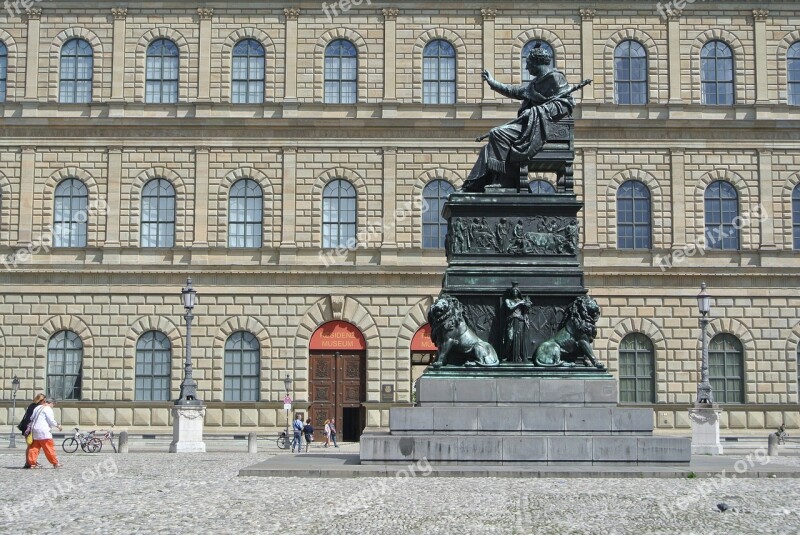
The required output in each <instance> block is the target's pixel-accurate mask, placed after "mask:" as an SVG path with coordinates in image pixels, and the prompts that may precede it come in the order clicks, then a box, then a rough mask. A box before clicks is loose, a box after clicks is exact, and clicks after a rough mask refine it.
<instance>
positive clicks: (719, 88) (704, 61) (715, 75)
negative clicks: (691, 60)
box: [700, 41, 735, 105]
mask: <svg viewBox="0 0 800 535" xmlns="http://www.w3.org/2000/svg"><path fill="white" fill-rule="evenodd" d="M700 82H701V91H702V102H703V104H720V105H732V104H733V102H734V99H735V95H734V90H733V85H734V78H733V51H732V50H731V47H729V46H728V45H727V44H725V43H723V42H722V41H709V42H708V43H706V44H705V45H704V46H703V50H702V51H701V52H700Z"/></svg>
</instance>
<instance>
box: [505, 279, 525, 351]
mask: <svg viewBox="0 0 800 535" xmlns="http://www.w3.org/2000/svg"><path fill="white" fill-rule="evenodd" d="M531 305H532V303H531V300H530V299H529V298H527V297H522V292H520V290H519V284H518V283H516V282H513V283H511V288H510V289H509V290H508V292H507V293H506V296H505V298H504V299H503V312H505V320H506V325H505V329H504V331H503V347H504V348H505V353H506V354H505V359H504V360H506V361H507V362H514V363H518V364H529V363H530V361H531V359H530V355H529V354H528V327H530V323H529V320H528V312H529V311H530V308H531Z"/></svg>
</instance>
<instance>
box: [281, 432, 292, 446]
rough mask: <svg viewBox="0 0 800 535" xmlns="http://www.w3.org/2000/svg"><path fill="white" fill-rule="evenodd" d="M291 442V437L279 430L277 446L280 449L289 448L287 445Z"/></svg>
mask: <svg viewBox="0 0 800 535" xmlns="http://www.w3.org/2000/svg"><path fill="white" fill-rule="evenodd" d="M291 443H292V439H290V438H289V436H288V435H287V434H286V431H281V434H280V435H279V436H278V447H279V448H280V449H282V450H286V449H289V445H290V444H291Z"/></svg>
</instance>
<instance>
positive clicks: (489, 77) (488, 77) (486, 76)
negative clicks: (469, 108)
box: [483, 71, 494, 85]
mask: <svg viewBox="0 0 800 535" xmlns="http://www.w3.org/2000/svg"><path fill="white" fill-rule="evenodd" d="M483 79H484V80H486V81H487V82H488V83H489V85H492V81H493V80H494V78H492V73H490V72H489V71H483Z"/></svg>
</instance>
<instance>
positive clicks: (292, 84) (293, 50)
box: [283, 8, 300, 113]
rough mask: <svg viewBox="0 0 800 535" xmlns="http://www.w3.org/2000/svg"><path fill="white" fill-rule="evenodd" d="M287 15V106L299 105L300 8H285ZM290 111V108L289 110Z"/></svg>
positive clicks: (284, 11) (285, 82)
mask: <svg viewBox="0 0 800 535" xmlns="http://www.w3.org/2000/svg"><path fill="white" fill-rule="evenodd" d="M283 13H284V15H285V16H286V58H285V61H284V65H285V69H286V72H285V74H284V88H283V101H284V113H286V112H287V110H286V108H285V106H286V104H289V106H290V107H291V106H294V107H295V108H296V106H297V19H298V18H300V9H298V8H287V9H284V10H283ZM289 111H290V110H289Z"/></svg>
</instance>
